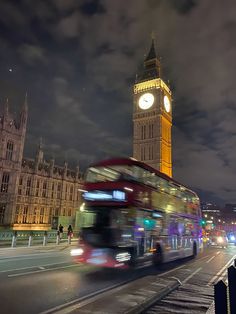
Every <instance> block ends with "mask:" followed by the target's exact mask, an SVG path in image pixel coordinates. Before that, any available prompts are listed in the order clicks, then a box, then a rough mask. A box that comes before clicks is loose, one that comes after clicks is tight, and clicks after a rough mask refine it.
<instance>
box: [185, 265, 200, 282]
mask: <svg viewBox="0 0 236 314" xmlns="http://www.w3.org/2000/svg"><path fill="white" fill-rule="evenodd" d="M201 269H202V267H199V268H198V269H196V270H195V271H194V272H193V273H192V274H191V275H189V276H188V277H187V278H185V279H184V280H183V281H182V284H184V283H186V282H187V281H188V280H189V279H191V278H192V277H193V276H194V275H196V274H197V273H198V272H199V271H200V270H201Z"/></svg>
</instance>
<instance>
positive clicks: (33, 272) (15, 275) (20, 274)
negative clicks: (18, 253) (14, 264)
mask: <svg viewBox="0 0 236 314" xmlns="http://www.w3.org/2000/svg"><path fill="white" fill-rule="evenodd" d="M75 266H78V265H76V264H75V265H67V266H61V267H55V268H49V269H42V270H35V271H29V272H25V273H19V274H11V275H7V277H9V278H11V277H19V276H25V275H32V274H37V273H43V272H45V271H54V270H57V269H63V268H69V267H75Z"/></svg>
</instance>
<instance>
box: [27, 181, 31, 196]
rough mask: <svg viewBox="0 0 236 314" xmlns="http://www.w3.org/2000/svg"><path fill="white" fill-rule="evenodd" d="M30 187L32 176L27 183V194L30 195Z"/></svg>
mask: <svg viewBox="0 0 236 314" xmlns="http://www.w3.org/2000/svg"><path fill="white" fill-rule="evenodd" d="M30 187H31V178H28V179H27V183H26V195H30Z"/></svg>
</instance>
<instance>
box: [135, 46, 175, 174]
mask: <svg viewBox="0 0 236 314" xmlns="http://www.w3.org/2000/svg"><path fill="white" fill-rule="evenodd" d="M171 127H172V98H171V90H170V88H169V87H168V85H167V84H166V83H165V82H164V81H163V79H162V76H161V63H160V60H159V58H158V57H157V54H156V50H155V44H154V40H152V44H151V48H150V51H149V53H148V55H147V57H146V59H145V60H144V65H143V69H142V71H141V72H140V73H139V74H138V75H137V77H136V82H135V85H134V90H133V157H134V158H135V159H137V160H141V161H143V162H145V163H147V164H148V165H150V166H152V167H153V168H155V169H157V170H159V171H160V172H162V173H164V174H166V175H168V176H170V177H172V146H171V145H172V144H171Z"/></svg>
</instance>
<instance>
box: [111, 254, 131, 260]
mask: <svg viewBox="0 0 236 314" xmlns="http://www.w3.org/2000/svg"><path fill="white" fill-rule="evenodd" d="M115 259H116V260H117V262H125V261H129V260H130V259H131V255H130V253H129V252H122V253H118V254H116V257H115Z"/></svg>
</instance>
